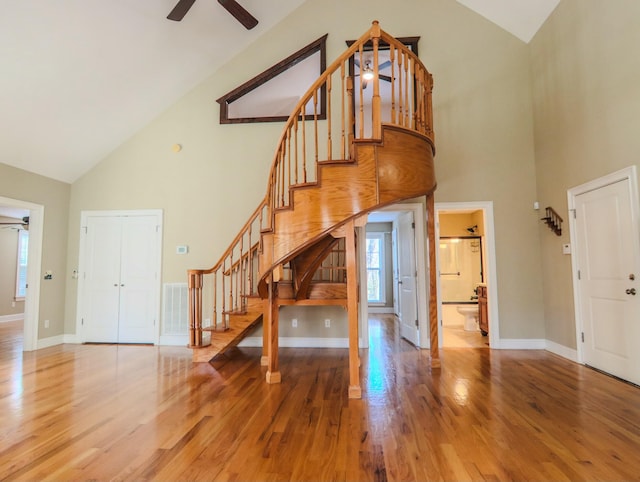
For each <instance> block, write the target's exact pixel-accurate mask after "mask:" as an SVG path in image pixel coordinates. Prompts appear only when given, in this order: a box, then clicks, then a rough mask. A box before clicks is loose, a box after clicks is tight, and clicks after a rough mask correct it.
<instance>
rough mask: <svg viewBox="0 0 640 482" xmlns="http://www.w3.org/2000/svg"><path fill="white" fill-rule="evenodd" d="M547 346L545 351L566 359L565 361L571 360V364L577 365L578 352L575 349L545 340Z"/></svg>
mask: <svg viewBox="0 0 640 482" xmlns="http://www.w3.org/2000/svg"><path fill="white" fill-rule="evenodd" d="M546 341H547V346H546V350H547V351H550V352H551V353H554V354H555V355H558V356H561V357H562V358H566V359H567V360H571V361H573V362H576V363H578V350H576V349H575V348H569V347H568V346H564V345H561V344H560V343H556V342H555V341H551V340H546Z"/></svg>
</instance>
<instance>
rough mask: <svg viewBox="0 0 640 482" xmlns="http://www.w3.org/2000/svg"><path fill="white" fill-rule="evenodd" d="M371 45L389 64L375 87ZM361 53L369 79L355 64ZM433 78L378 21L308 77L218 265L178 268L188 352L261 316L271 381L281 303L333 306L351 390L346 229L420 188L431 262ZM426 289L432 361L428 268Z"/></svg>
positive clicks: (221, 344) (239, 331) (353, 318)
mask: <svg viewBox="0 0 640 482" xmlns="http://www.w3.org/2000/svg"><path fill="white" fill-rule="evenodd" d="M381 53H382V56H383V58H384V59H385V63H386V64H385V69H389V70H390V75H384V76H383V77H384V78H386V79H388V80H386V81H385V82H384V85H381V84H383V82H381V81H380V76H379V75H378V71H379V65H380V58H381ZM367 61H368V62H369V64H370V65H371V66H372V70H373V73H374V78H373V79H371V80H368V81H367V80H363V77H362V76H361V75H359V74H360V72H359V71H357V70H356V67H357V66H362V65H366V62H367ZM358 70H359V69H358ZM385 72H387V70H385ZM432 87H433V82H432V77H431V74H429V72H428V71H427V70H426V68H425V67H424V66H423V65H422V63H421V62H420V60H419V59H418V58H417V56H415V55H414V54H413V53H412V52H411V51H410V50H409V49H407V48H406V47H405V46H404V45H403V44H402V43H401V42H399V41H398V40H396V39H394V38H393V37H391V36H390V35H388V34H387V33H385V32H384V31H382V30H381V29H380V28H379V25H378V22H373V24H372V27H371V28H370V29H369V30H368V31H367V32H366V33H365V34H364V35H363V36H362V37H360V39H358V40H357V41H356V42H355V43H353V44H352V45H351V47H350V48H349V49H347V50H346V51H345V52H344V53H343V54H342V55H341V56H340V57H339V58H338V59H337V60H336V61H335V62H334V63H333V64H332V65H331V66H329V67H328V68H327V70H326V71H325V72H324V73H323V74H322V75H321V76H320V78H319V79H318V80H317V81H316V82H315V83H314V84H313V85H312V87H311V88H310V89H309V91H308V92H307V94H306V95H305V96H303V98H302V99H301V100H300V102H299V103H298V105H297V107H296V108H295V109H294V111H293V113H292V114H291V116H290V117H289V119H288V121H287V123H286V125H285V128H284V130H283V133H282V135H281V137H280V141H279V143H278V147H277V148H276V152H275V156H274V160H273V163H272V168H271V173H270V176H269V183H268V189H267V194H266V196H265V198H264V200H263V201H262V202H261V203H260V205H259V206H258V207H257V209H256V210H255V211H254V213H253V214H252V216H251V217H250V218H249V220H248V221H247V222H246V223H245V225H244V226H243V228H242V230H241V231H240V232H239V233H238V235H237V236H236V237H235V239H234V240H233V242H232V243H231V245H230V246H229V248H228V249H227V250H226V251H225V253H224V254H223V256H222V257H221V258H220V260H219V261H218V263H216V264H215V265H214V266H213V267H212V268H210V269H208V270H189V272H188V277H189V317H190V346H191V347H192V348H193V349H194V355H193V359H194V361H196V362H206V361H209V360H211V359H212V358H213V357H215V356H216V355H218V354H220V353H222V352H224V350H226V349H227V348H229V347H231V346H233V345H235V344H237V343H238V342H239V341H240V340H241V339H242V338H243V337H244V336H246V334H247V333H248V332H249V331H251V330H252V328H253V327H254V326H255V325H256V324H258V323H260V322H262V323H263V327H264V329H263V357H262V363H263V364H264V365H267V374H266V378H267V381H268V382H269V383H278V382H279V381H280V378H281V376H280V372H279V369H278V309H279V307H280V306H282V305H292V304H295V305H340V306H343V307H345V308H346V309H347V313H348V320H349V366H350V386H349V396H350V397H351V398H359V397H360V393H361V390H360V382H359V358H358V309H357V307H358V273H359V269H358V267H357V264H358V263H357V256H356V244H357V240H356V228H357V227H362V226H364V224H365V223H366V218H367V214H368V213H369V212H371V211H373V210H376V209H379V208H381V207H383V206H386V205H389V204H393V203H397V202H399V201H403V200H407V199H412V198H416V197H419V196H426V198H427V203H426V204H427V228H428V235H429V243H428V244H429V261H430V262H429V264H430V265H431V266H435V238H434V236H435V235H434V225H433V191H434V189H435V187H436V181H435V174H434V163H433V156H434V153H435V147H434V136H433V130H432V110H431V91H432ZM322 99H326V112H327V116H326V119H322V120H321V119H319V117H320V115H319V112H320V109H319V106H318V104H319V102H321V100H322ZM429 297H430V310H429V312H430V340H431V348H430V350H431V361H432V363H431V364H432V367H438V366H439V356H438V345H437V323H436V321H437V320H436V314H435V299H436V294H435V272H434V270H431V273H430V293H429Z"/></svg>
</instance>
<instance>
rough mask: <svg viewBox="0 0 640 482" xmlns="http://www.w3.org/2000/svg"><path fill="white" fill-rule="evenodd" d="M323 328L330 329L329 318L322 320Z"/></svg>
mask: <svg viewBox="0 0 640 482" xmlns="http://www.w3.org/2000/svg"><path fill="white" fill-rule="evenodd" d="M324 327H325V328H331V320H330V319H329V318H326V319H325V320H324Z"/></svg>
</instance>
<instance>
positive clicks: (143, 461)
mask: <svg viewBox="0 0 640 482" xmlns="http://www.w3.org/2000/svg"><path fill="white" fill-rule="evenodd" d="M370 325H371V327H370V337H371V340H370V344H371V346H370V349H369V350H363V351H361V355H362V373H363V378H362V382H363V383H362V389H363V390H362V392H363V393H362V400H349V399H348V398H347V384H348V358H347V350H346V349H281V356H280V363H281V370H282V384H279V385H268V384H267V383H265V381H264V376H265V373H264V371H265V368H263V367H261V366H260V349H254V348H242V349H234V350H233V351H231V352H229V355H228V357H225V358H223V359H222V360H219V361H216V362H215V363H214V364H213V365H215V366H213V365H210V364H198V365H194V364H192V362H191V352H190V351H189V350H188V349H185V348H175V347H150V346H122V345H121V346H117V345H61V346H56V347H51V348H46V349H43V350H39V351H37V352H32V353H25V354H24V355H23V354H21V353H19V351H18V352H17V354H16V351H15V344H16V343H20V337H19V336H17V337H13V338H12V337H10V336H9V335H7V333H6V332H5V328H7V327H6V326H4V327H2V324H0V327H2V329H0V334H1V336H2V338H1V339H0V353H1V355H0V479H3V480H12V481H13V480H250V481H258V480H640V457H638V447H640V389H639V388H637V387H635V386H632V385H628V384H625V383H623V382H620V381H618V380H615V379H613V378H610V377H607V376H605V375H603V374H601V373H598V372H595V371H593V370H590V369H588V368H586V367H583V366H580V365H577V364H574V363H571V362H568V361H566V360H564V359H562V358H560V357H557V356H555V355H553V354H550V353H548V352H545V351H507V350H504V351H499V350H493V351H491V350H488V349H482V348H480V349H469V348H466V349H465V348H462V349H460V348H445V349H443V350H442V370H441V372H439V373H438V372H436V373H430V371H429V369H428V366H429V363H428V352H425V351H419V350H416V349H414V348H412V347H411V346H410V345H408V344H407V343H406V342H404V341H403V340H401V339H400V338H399V337H398V334H397V331H396V330H395V328H394V327H393V324H392V323H390V322H389V318H385V317H384V316H381V317H376V318H375V319H372V321H371V323H370Z"/></svg>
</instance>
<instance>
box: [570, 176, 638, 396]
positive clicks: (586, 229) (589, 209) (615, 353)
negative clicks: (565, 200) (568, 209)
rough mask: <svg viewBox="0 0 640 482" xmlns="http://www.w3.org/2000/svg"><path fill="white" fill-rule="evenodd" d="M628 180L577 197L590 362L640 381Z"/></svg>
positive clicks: (635, 256) (586, 354) (633, 232)
mask: <svg viewBox="0 0 640 482" xmlns="http://www.w3.org/2000/svg"><path fill="white" fill-rule="evenodd" d="M631 198H632V197H631V193H630V186H629V182H628V181H627V180H622V181H618V182H614V183H612V184H609V185H606V186H604V187H600V188H598V189H594V190H591V191H588V192H585V193H582V194H579V195H577V196H576V197H575V209H576V220H575V230H576V243H577V251H578V252H577V253H576V255H577V268H578V273H579V281H578V284H579V285H578V286H579V287H578V289H579V299H580V314H581V316H582V325H583V333H582V336H581V338H582V337H583V338H584V339H583V340H580V341H581V342H582V343H583V345H582V350H583V359H584V362H585V363H586V364H588V365H591V366H593V367H595V368H598V369H601V370H603V371H605V372H608V373H611V374H612V375H615V376H618V377H620V378H623V379H625V380H629V381H631V382H634V383H638V384H640V349H639V348H640V347H639V344H640V304H639V303H640V302H639V299H640V294H636V293H637V291H638V290H640V284H639V283H638V277H640V254H639V249H640V240H639V239H638V231H637V229H636V226H634V219H633V216H632V214H633V212H632V203H631Z"/></svg>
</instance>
